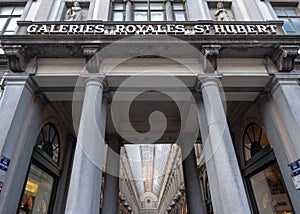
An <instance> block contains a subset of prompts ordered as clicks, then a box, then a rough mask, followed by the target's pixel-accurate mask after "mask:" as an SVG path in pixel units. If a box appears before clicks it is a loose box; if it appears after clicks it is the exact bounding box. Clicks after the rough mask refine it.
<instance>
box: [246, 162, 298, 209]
mask: <svg viewBox="0 0 300 214" xmlns="http://www.w3.org/2000/svg"><path fill="white" fill-rule="evenodd" d="M250 183H251V187H252V190H253V194H254V196H255V201H256V205H257V209H258V211H259V213H260V214H270V213H277V214H288V213H293V212H292V207H291V204H290V201H289V198H288V195H287V193H286V191H285V188H284V184H283V182H282V178H281V175H280V171H279V169H278V166H277V165H276V163H273V164H272V165H271V166H269V167H267V168H265V169H264V170H262V171H260V172H258V173H256V174H255V175H253V176H251V177H250Z"/></svg>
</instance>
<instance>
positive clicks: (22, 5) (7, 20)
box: [0, 2, 26, 35]
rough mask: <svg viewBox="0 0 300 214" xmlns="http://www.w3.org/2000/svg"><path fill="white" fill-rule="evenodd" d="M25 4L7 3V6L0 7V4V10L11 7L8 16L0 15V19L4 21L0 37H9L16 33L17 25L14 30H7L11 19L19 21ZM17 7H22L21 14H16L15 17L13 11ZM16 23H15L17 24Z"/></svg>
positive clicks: (0, 5)
mask: <svg viewBox="0 0 300 214" xmlns="http://www.w3.org/2000/svg"><path fill="white" fill-rule="evenodd" d="M0 3H1V2H0ZM25 6H26V5H25V4H24V3H23V4H22V2H21V3H20V2H18V3H17V2H16V3H15V4H12V3H9V4H5V5H2V4H0V8H9V7H13V9H12V11H11V12H10V14H4V15H1V14H0V19H2V18H3V19H5V24H4V25H3V28H2V29H1V31H0V35H11V34H14V33H15V32H16V30H17V29H18V25H16V27H15V28H14V30H9V31H8V30H7V28H8V26H9V25H10V24H11V21H12V19H14V18H18V20H17V21H19V20H20V19H21V17H22V15H23V13H24V10H25ZM17 7H22V8H23V9H22V12H21V14H17V15H14V11H15V9H16V8H17ZM17 21H16V22H17Z"/></svg>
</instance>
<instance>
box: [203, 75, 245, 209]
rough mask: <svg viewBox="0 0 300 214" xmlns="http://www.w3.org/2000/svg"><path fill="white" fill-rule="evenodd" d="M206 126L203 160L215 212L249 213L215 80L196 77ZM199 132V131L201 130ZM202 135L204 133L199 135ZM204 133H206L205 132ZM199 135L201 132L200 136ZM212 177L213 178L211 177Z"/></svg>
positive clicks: (217, 81)
mask: <svg viewBox="0 0 300 214" xmlns="http://www.w3.org/2000/svg"><path fill="white" fill-rule="evenodd" d="M199 80H200V85H201V89H202V96H203V102H204V109H205V116H206V120H207V121H206V122H207V124H202V122H203V121H200V125H201V126H203V125H204V126H207V131H208V135H207V140H206V139H205V141H206V142H203V143H205V145H204V147H207V148H205V149H208V151H205V159H206V162H207V170H208V176H209V182H210V189H211V193H212V201H213V208H214V212H215V213H245V214H246V213H250V208H249V204H248V199H247V197H246V192H245V188H244V185H243V181H242V176H241V173H240V169H239V165H238V162H237V158H236V155H235V151H234V147H233V143H232V139H231V136H230V132H229V127H228V124H227V121H226V116H225V112H224V108H223V105H222V100H221V95H220V91H219V83H220V81H219V79H218V78H215V77H204V78H199ZM201 131H202V130H201ZM203 134H204V135H205V133H203ZM206 134H207V133H206ZM201 135H202V133H201ZM211 172H213V173H211ZM212 176H213V177H212Z"/></svg>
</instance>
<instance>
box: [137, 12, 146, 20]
mask: <svg viewBox="0 0 300 214" xmlns="http://www.w3.org/2000/svg"><path fill="white" fill-rule="evenodd" d="M134 21H147V12H134Z"/></svg>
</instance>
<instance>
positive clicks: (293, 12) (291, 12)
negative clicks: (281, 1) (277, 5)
mask: <svg viewBox="0 0 300 214" xmlns="http://www.w3.org/2000/svg"><path fill="white" fill-rule="evenodd" d="M285 12H286V15H287V16H297V13H296V10H295V9H286V10H285Z"/></svg>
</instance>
